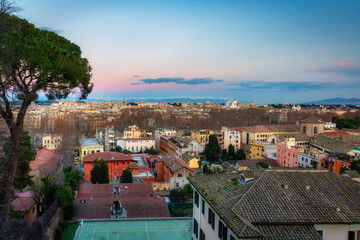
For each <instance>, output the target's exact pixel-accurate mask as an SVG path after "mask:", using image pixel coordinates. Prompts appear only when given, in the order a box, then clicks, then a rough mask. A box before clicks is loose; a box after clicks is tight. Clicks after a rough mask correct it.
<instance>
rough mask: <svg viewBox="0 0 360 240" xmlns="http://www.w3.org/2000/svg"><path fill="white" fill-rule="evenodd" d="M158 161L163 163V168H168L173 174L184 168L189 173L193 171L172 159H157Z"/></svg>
mask: <svg viewBox="0 0 360 240" xmlns="http://www.w3.org/2000/svg"><path fill="white" fill-rule="evenodd" d="M158 161H159V162H160V161H162V162H164V164H165V166H166V167H168V168H169V169H170V170H171V172H173V173H174V172H176V171H178V170H180V169H182V168H186V169H188V170H189V171H194V170H193V169H191V168H189V167H187V166H186V165H185V164H183V163H182V162H181V161H179V160H178V159H176V158H174V157H161V158H159V159H158Z"/></svg>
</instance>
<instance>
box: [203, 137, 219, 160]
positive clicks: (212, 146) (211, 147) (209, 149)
mask: <svg viewBox="0 0 360 240" xmlns="http://www.w3.org/2000/svg"><path fill="white" fill-rule="evenodd" d="M220 154H221V148H220V146H219V142H218V139H217V137H216V135H210V137H209V143H208V144H206V146H205V156H206V160H207V161H209V162H211V163H214V162H218V161H219V158H220Z"/></svg>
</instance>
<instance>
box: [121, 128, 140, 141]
mask: <svg viewBox="0 0 360 240" xmlns="http://www.w3.org/2000/svg"><path fill="white" fill-rule="evenodd" d="M143 135H144V131H142V130H140V129H139V127H138V126H136V125H133V126H129V127H128V128H126V129H125V130H124V138H130V139H132V138H141V137H143Z"/></svg>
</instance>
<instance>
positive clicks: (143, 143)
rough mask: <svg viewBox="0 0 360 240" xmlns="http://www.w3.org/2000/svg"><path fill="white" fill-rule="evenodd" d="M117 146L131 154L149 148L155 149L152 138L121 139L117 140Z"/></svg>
mask: <svg viewBox="0 0 360 240" xmlns="http://www.w3.org/2000/svg"><path fill="white" fill-rule="evenodd" d="M116 144H117V146H120V147H121V148H122V149H123V150H125V149H126V150H128V151H131V152H135V153H137V152H143V151H145V150H148V149H150V148H155V139H154V138H132V139H127V138H121V139H118V140H117V143H116Z"/></svg>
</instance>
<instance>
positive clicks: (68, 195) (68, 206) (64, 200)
mask: <svg viewBox="0 0 360 240" xmlns="http://www.w3.org/2000/svg"><path fill="white" fill-rule="evenodd" d="M55 188H56V191H55V197H56V198H58V199H59V203H60V207H61V208H62V209H63V210H64V218H65V219H71V217H72V215H73V202H74V197H75V193H74V191H73V190H72V189H71V187H70V186H61V185H56V187H55Z"/></svg>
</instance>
